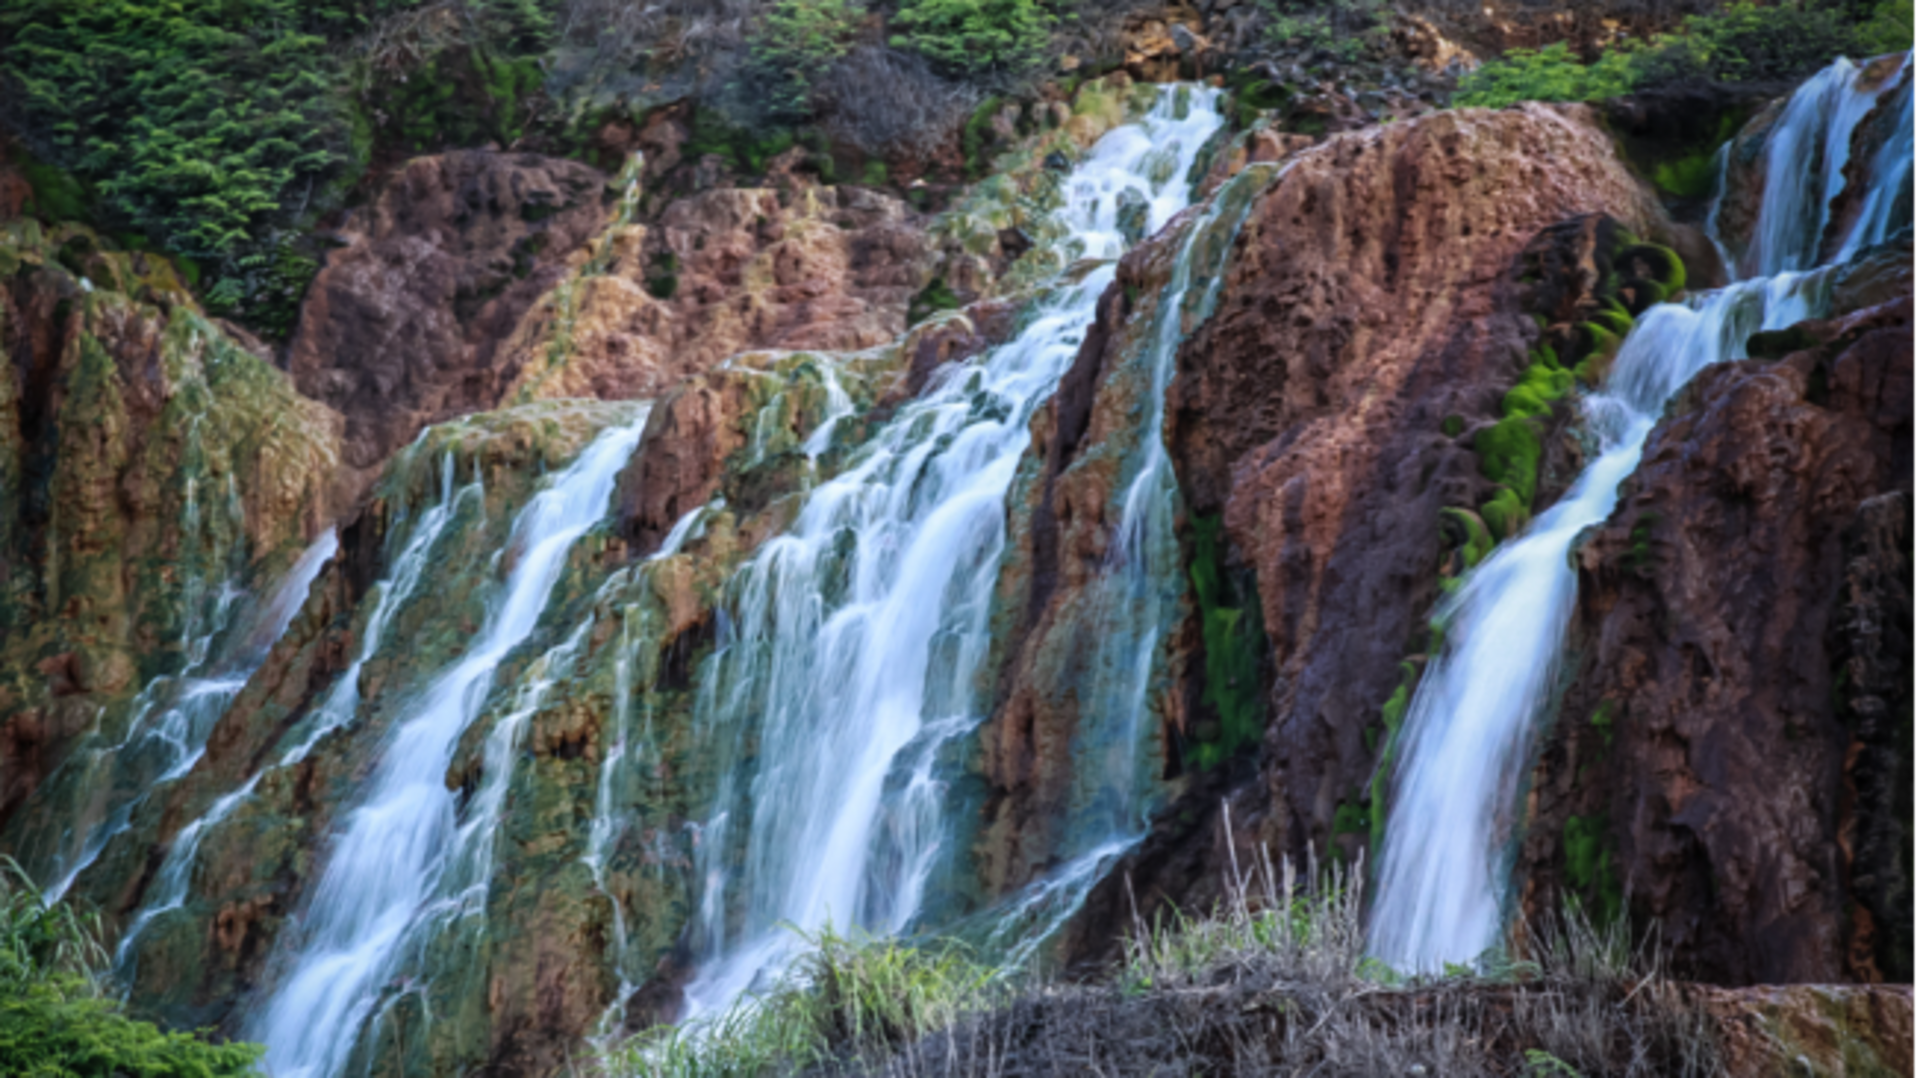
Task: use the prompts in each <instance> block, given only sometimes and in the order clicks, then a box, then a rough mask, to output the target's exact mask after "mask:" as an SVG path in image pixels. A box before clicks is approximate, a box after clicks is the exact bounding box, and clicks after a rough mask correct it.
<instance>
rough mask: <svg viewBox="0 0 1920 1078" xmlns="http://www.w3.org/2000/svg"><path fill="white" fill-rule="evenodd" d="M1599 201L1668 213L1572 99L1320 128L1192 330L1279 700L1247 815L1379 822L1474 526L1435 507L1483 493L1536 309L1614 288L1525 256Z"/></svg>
mask: <svg viewBox="0 0 1920 1078" xmlns="http://www.w3.org/2000/svg"><path fill="white" fill-rule="evenodd" d="M1549 162H1551V163H1549ZM1597 212H1604V213H1608V214H1611V215H1613V217H1614V218H1615V219H1616V220H1618V221H1620V222H1624V223H1625V224H1626V226H1627V227H1629V228H1632V229H1634V230H1635V231H1638V232H1640V233H1641V234H1643V235H1644V234H1646V233H1647V232H1648V231H1649V230H1651V229H1652V228H1654V227H1655V226H1657V225H1659V223H1660V214H1659V210H1658V208H1657V206H1656V205H1654V204H1653V202H1652V199H1651V197H1650V195H1649V193H1648V192H1647V191H1646V190H1645V189H1644V188H1642V187H1641V186H1640V184H1639V183H1638V181H1636V180H1635V179H1634V178H1633V177H1632V175H1631V174H1630V173H1629V172H1628V171H1627V170H1626V168H1625V167H1624V166H1623V165H1622V164H1621V163H1620V162H1619V161H1618V160H1617V159H1616V157H1615V156H1614V151H1613V147H1612V146H1611V144H1610V143H1609V141H1608V139H1607V138H1606V136H1604V135H1603V134H1602V133H1601V132H1600V130H1599V128H1598V127H1597V126H1596V125H1595V123H1594V122H1593V119H1592V117H1591V116H1590V115H1589V114H1588V113H1587V112H1585V111H1584V110H1581V109H1565V110H1551V109H1546V108H1542V107H1539V106H1528V107H1526V108H1524V109H1515V110H1507V111H1503V112H1497V113H1495V112H1482V111H1476V110H1462V111H1458V112H1452V113H1445V114H1439V115H1435V116H1431V117H1423V118H1421V119H1418V120H1414V121H1411V122H1408V123H1404V124H1396V125H1393V126H1390V127H1386V128H1379V129H1373V130H1369V131H1366V132H1361V133H1357V134H1353V135H1347V136H1341V137H1337V138H1334V139H1330V140H1329V141H1328V142H1326V143H1324V144H1322V145H1320V146H1317V147H1315V148H1313V149H1311V150H1308V151H1307V152H1305V153H1302V154H1300V155H1299V156H1297V157H1296V158H1294V159H1293V162H1292V164H1291V165H1290V166H1289V167H1286V168H1284V169H1283V171H1282V172H1281V174H1280V176H1279V178H1278V179H1277V180H1275V182H1274V184H1273V186H1272V188H1271V189H1270V190H1269V191H1267V192H1266V193H1265V194H1264V195H1263V196H1262V197H1261V198H1260V200H1259V201H1258V203H1257V204H1256V205H1255V207H1254V209H1253V211H1252V213H1251V214H1250V216H1249V217H1248V219H1247V223H1246V225H1245V227H1244V228H1243V230H1242V232H1241V234H1240V238H1239V241H1238V247H1237V249H1236V257H1235V258H1234V259H1233V260H1232V263H1231V266H1230V268H1229V269H1228V271H1227V273H1226V276H1225V279H1224V282H1223V285H1222V292H1221V296H1220V300H1219V305H1218V310H1217V313H1216V314H1215V316H1214V317H1213V318H1212V319H1211V320H1210V321H1209V322H1207V323H1206V324H1205V325H1203V326H1201V327H1199V328H1198V329H1197V330H1196V331H1195V332H1194V333H1193V334H1192V336H1191V337H1190V338H1189V339H1188V340H1187V341H1186V343H1185V344H1184V345H1183V346H1182V348H1181V351H1180V354H1179V366H1178V370H1177V374H1176V376H1175V380H1174V383H1173V386H1172V388H1171V389H1170V391H1169V414H1168V419H1167V430H1166V436H1167V442H1168V446H1169V449H1170V452H1171V453H1172V455H1173V458H1174V464H1175V468H1176V470H1177V473H1178V475H1179V477H1180V484H1181V490H1182V493H1183V495H1184V497H1185V499H1186V507H1187V511H1188V513H1189V514H1190V519H1192V520H1194V521H1203V520H1208V519H1219V520H1220V521H1221V522H1222V523H1223V526H1224V538H1225V540H1226V544H1227V545H1226V548H1225V552H1224V560H1225V562H1226V566H1225V567H1226V568H1227V569H1228V571H1240V572H1244V573H1246V574H1249V575H1250V577H1251V582H1252V584H1253V587H1254V588H1255V589H1257V602H1258V608H1259V609H1258V616H1259V618H1260V621H1261V622H1262V623H1263V624H1264V627H1265V633H1266V636H1267V638H1268V647H1267V660H1266V661H1267V662H1269V663H1270V669H1271V670H1272V671H1273V675H1274V676H1273V678H1272V680H1271V682H1270V684H1271V686H1272V692H1271V696H1270V698H1269V699H1267V700H1265V701H1263V705H1264V708H1263V710H1265V711H1266V713H1267V714H1269V715H1270V716H1271V718H1270V720H1269V722H1268V724H1267V725H1266V733H1265V739H1264V742H1263V743H1262V746H1261V753H1260V762H1259V770H1260V779H1259V787H1260V788H1261V793H1262V794H1263V795H1264V796H1259V797H1255V798H1253V799H1252V800H1251V801H1250V802H1249V803H1248V806H1247V808H1246V810H1245V811H1244V812H1243V813H1241V814H1239V815H1240V818H1241V819H1242V820H1243V821H1245V822H1247V823H1248V824H1249V825H1251V826H1253V827H1254V828H1255V830H1256V831H1257V833H1258V834H1260V835H1261V836H1262V837H1263V838H1265V839H1266V840H1268V841H1271V842H1272V843H1273V845H1274V846H1275V847H1276V848H1279V849H1285V850H1292V851H1296V852H1297V851H1299V850H1300V849H1302V848H1303V847H1304V846H1306V845H1309V844H1311V845H1313V846H1316V847H1322V848H1324V846H1325V845H1326V844H1329V843H1333V844H1335V845H1337V846H1339V847H1341V848H1343V849H1345V850H1346V851H1347V852H1349V853H1351V852H1353V849H1354V847H1355V845H1357V844H1358V843H1360V842H1364V841H1365V832H1366V824H1365V822H1364V821H1365V820H1366V819H1367V816H1368V811H1367V810H1368V806H1369V805H1370V802H1371V795H1370V792H1369V791H1368V790H1367V784H1368V779H1369V776H1370V775H1372V774H1374V773H1375V770H1376V768H1377V767H1379V766H1380V762H1381V759H1382V753H1383V742H1384V740H1385V737H1384V735H1385V733H1386V731H1384V730H1382V729H1381V724H1382V719H1381V713H1382V707H1383V705H1385V704H1387V703H1388V702H1389V700H1390V698H1392V697H1393V696H1394V695H1395V693H1396V690H1397V688H1399V687H1400V686H1402V685H1403V684H1405V682H1406V680H1407V678H1408V672H1409V670H1410V669H1411V670H1413V671H1414V672H1416V673H1417V668H1418V665H1419V661H1420V655H1421V653H1423V652H1424V650H1425V648H1426V646H1427V634H1426V625H1425V618H1426V615H1427V612H1428V611H1429V610H1430V609H1431V608H1432V605H1433V603H1434V602H1435V600H1436V599H1437V598H1438V597H1439V586H1440V575H1441V572H1442V571H1443V569H1444V568H1445V566H1446V565H1447V564H1448V560H1449V558H1451V557H1453V555H1452V554H1451V548H1452V547H1453V546H1454V545H1455V543H1456V542H1458V541H1459V540H1458V539H1457V538H1454V537H1453V533H1452V532H1451V531H1450V530H1449V526H1448V525H1446V524H1445V523H1444V522H1443V510H1447V509H1449V508H1450V507H1477V506H1480V505H1481V504H1482V503H1483V502H1484V501H1486V500H1487V499H1488V498H1489V497H1491V495H1492V494H1493V493H1494V489H1495V488H1494V486H1493V483H1494V481H1495V475H1494V473H1492V472H1490V471H1489V470H1488V469H1487V467H1486V462H1485V461H1483V460H1482V459H1481V456H1482V454H1481V453H1479V452H1477V446H1479V445H1480V444H1482V443H1481V435H1482V434H1483V432H1486V431H1488V430H1489V429H1490V428H1491V427H1492V426H1493V425H1494V422H1495V420H1497V419H1499V418H1500V416H1501V414H1502V399H1503V395H1505V394H1506V392H1507V390H1508V388H1509V387H1511V386H1513V385H1514V384H1515V383H1516V382H1517V381H1520V380H1521V378H1522V375H1523V373H1524V372H1525V371H1526V370H1527V369H1528V368H1529V364H1530V363H1532V362H1535V361H1534V359H1533V357H1531V356H1530V355H1529V352H1530V350H1533V349H1536V348H1538V347H1539V346H1540V345H1541V344H1542V343H1543V342H1544V338H1545V336H1546V334H1544V333H1543V330H1542V329H1541V328H1540V326H1539V325H1536V323H1535V321H1534V320H1533V315H1534V314H1536V313H1537V314H1540V315H1542V321H1543V322H1547V323H1548V325H1549V328H1552V325H1553V323H1552V322H1548V317H1547V316H1549V315H1553V316H1554V317H1555V319H1556V320H1557V319H1563V318H1571V317H1572V316H1574V315H1575V314H1576V312H1577V311H1580V310H1585V309H1587V305H1589V304H1591V303H1593V302H1594V301H1596V300H1598V299H1601V298H1605V297H1604V296H1598V295H1587V296H1586V298H1585V299H1581V298H1580V296H1581V294H1582V293H1581V288H1582V287H1585V288H1586V290H1587V291H1588V292H1589V293H1590V292H1592V291H1593V289H1594V284H1595V282H1593V281H1583V279H1582V276H1581V274H1579V273H1572V274H1571V275H1570V276H1569V277H1568V279H1567V280H1566V281H1565V290H1566V291H1569V292H1570V294H1571V295H1572V297H1573V298H1572V299H1571V300H1570V301H1569V302H1568V304H1567V309H1566V311H1565V312H1564V313H1556V312H1555V311H1554V310H1552V308H1553V307H1554V306H1555V305H1557V304H1558V303H1559V299H1558V298H1557V297H1554V302H1553V303H1548V302H1546V300H1547V297H1542V296H1537V295H1536V293H1538V292H1539V291H1540V288H1539V287H1538V286H1536V285H1535V284H1533V283H1532V280H1533V279H1535V278H1539V277H1540V276H1541V275H1543V274H1546V273H1548V269H1546V268H1543V267H1542V266H1541V264H1540V260H1539V259H1538V258H1537V257H1536V258H1534V259H1531V260H1528V259H1523V258H1522V257H1521V256H1522V254H1523V252H1525V251H1526V250H1527V249H1528V248H1529V246H1530V245H1531V244H1533V243H1534V242H1535V240H1536V235H1537V234H1538V233H1540V232H1541V231H1542V230H1543V229H1546V228H1547V227H1548V226H1551V225H1554V224H1555V223H1556V222H1560V221H1563V220H1565V219H1567V218H1569V217H1572V216H1574V215H1577V214H1592V213H1597ZM1566 242H1568V243H1570V244H1575V245H1578V244H1582V243H1584V244H1585V246H1586V249H1589V253H1588V254H1586V255H1581V254H1579V252H1577V251H1576V252H1571V253H1569V254H1568V256H1567V258H1566V259H1565V260H1564V261H1566V262H1567V265H1568V267H1569V268H1571V267H1573V266H1575V265H1577V264H1582V259H1583V258H1584V259H1587V260H1589V261H1590V259H1591V252H1590V249H1591V248H1592V246H1593V243H1594V242H1595V241H1594V234H1593V233H1592V230H1591V229H1590V228H1588V229H1580V228H1575V229H1573V230H1571V231H1570V232H1568V233H1567V237H1566ZM1607 269H1608V267H1607V266H1606V265H1605V263H1604V261H1603V263H1602V265H1601V267H1600V271H1599V272H1600V273H1604V272H1605V271H1606V270H1607ZM1585 276H1587V277H1592V276H1596V272H1595V271H1593V270H1588V271H1586V273H1585ZM1531 307H1539V308H1541V309H1539V310H1533V309H1531ZM1548 478H1549V480H1550V479H1551V477H1550V476H1549V477H1548ZM1528 479H1529V483H1531V482H1532V479H1533V477H1532V475H1531V473H1530V474H1529V477H1528ZM1546 485H1548V486H1551V482H1550V481H1549V483H1548V484H1546ZM1533 496H1535V495H1534V494H1533V493H1529V498H1531V497H1533ZM1410 657H1411V659H1410ZM1409 662H1410V666H1409V665H1408V663H1409Z"/></svg>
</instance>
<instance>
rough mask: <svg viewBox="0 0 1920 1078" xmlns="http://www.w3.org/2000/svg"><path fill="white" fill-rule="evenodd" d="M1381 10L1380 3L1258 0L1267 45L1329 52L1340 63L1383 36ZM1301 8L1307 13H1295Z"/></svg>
mask: <svg viewBox="0 0 1920 1078" xmlns="http://www.w3.org/2000/svg"><path fill="white" fill-rule="evenodd" d="M1383 7H1384V5H1383V4H1382V3H1381V0H1333V2H1332V3H1324V2H1320V3H1306V2H1303V0H1260V11H1261V13H1262V14H1264V15H1265V16H1266V17H1267V26H1266V31H1265V34H1266V39H1267V42H1268V44H1271V45H1273V46H1275V47H1277V48H1280V49H1286V50H1299V51H1307V52H1325V53H1329V54H1331V55H1332V56H1333V57H1334V58H1335V59H1336V60H1338V61H1339V62H1341V63H1353V62H1355V61H1357V60H1359V59H1360V57H1361V56H1362V55H1363V54H1364V53H1365V52H1366V47H1367V43H1368V42H1369V41H1370V40H1377V39H1379V38H1380V37H1381V36H1382V35H1384V33H1385V32H1386V23H1385V20H1384V18H1383V11H1382V9H1383ZM1302 8H1305V9H1307V10H1296V9H1302Z"/></svg>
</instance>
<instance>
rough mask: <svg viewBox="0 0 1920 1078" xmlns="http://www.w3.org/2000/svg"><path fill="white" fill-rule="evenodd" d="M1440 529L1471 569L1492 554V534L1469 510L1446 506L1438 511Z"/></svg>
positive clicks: (1485, 524) (1484, 523)
mask: <svg viewBox="0 0 1920 1078" xmlns="http://www.w3.org/2000/svg"><path fill="white" fill-rule="evenodd" d="M1440 527H1441V531H1442V533H1443V534H1445V535H1446V536H1447V540H1448V542H1450V543H1452V544H1453V545H1454V546H1455V547H1456V548H1457V549H1458V550H1459V551H1460V554H1461V557H1462V558H1463V559H1465V561H1466V567H1467V568H1469V569H1471V568H1473V567H1474V566H1476V565H1479V564H1480V563H1481V562H1482V561H1484V560H1485V559H1486V556H1487V555H1488V554H1490V553H1492V552H1493V533H1492V532H1491V531H1490V530H1489V529H1488V528H1487V522H1486V521H1484V520H1482V519H1480V514H1478V513H1475V512H1474V511H1473V510H1471V509H1461V508H1459V507H1457V506H1448V507H1447V508H1445V509H1442V510H1440Z"/></svg>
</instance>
